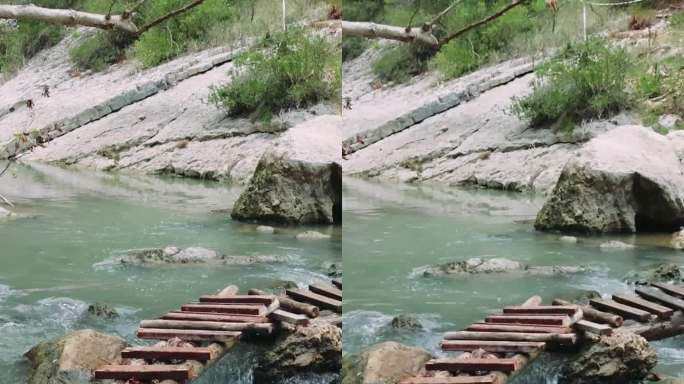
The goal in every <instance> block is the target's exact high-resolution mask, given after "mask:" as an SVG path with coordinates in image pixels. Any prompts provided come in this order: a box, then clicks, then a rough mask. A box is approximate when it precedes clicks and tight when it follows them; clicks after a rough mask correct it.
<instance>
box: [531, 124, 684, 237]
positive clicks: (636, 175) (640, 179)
mask: <svg viewBox="0 0 684 384" xmlns="http://www.w3.org/2000/svg"><path fill="white" fill-rule="evenodd" d="M676 148H677V147H676V145H675V143H673V139H670V138H668V137H664V136H662V135H659V134H658V133H655V132H653V131H652V130H650V129H648V128H644V127H641V126H622V127H618V128H615V129H614V130H612V131H609V132H607V133H605V134H603V135H600V136H598V137H596V138H594V139H592V140H591V141H590V142H589V143H587V144H586V146H585V147H584V148H583V149H582V150H581V151H580V152H579V153H578V155H577V158H574V159H572V160H570V161H568V163H567V164H566V165H565V167H564V168H563V171H562V173H561V176H560V178H559V180H558V182H557V184H556V186H555V188H554V189H553V191H552V192H551V194H550V197H549V199H548V200H547V201H546V203H545V204H544V206H543V208H542V209H541V211H540V212H539V214H538V215H537V220H536V222H535V228H537V229H538V230H542V231H550V230H560V231H568V232H580V233H611V232H613V233H614V232H626V233H632V232H640V231H652V230H659V231H673V230H676V229H678V228H679V227H680V226H681V225H682V224H684V174H683V173H682V166H681V163H680V159H679V157H678V154H677V149H676Z"/></svg>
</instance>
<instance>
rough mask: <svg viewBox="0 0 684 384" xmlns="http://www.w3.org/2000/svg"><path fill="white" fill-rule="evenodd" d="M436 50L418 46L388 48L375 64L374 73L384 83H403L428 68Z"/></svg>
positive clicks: (401, 45)
mask: <svg viewBox="0 0 684 384" xmlns="http://www.w3.org/2000/svg"><path fill="white" fill-rule="evenodd" d="M433 54H434V50H433V49H432V48H430V47H425V46H422V45H418V44H399V45H396V46H393V47H389V48H386V49H385V51H384V52H383V53H382V54H381V55H380V57H379V58H378V59H377V60H376V61H375V63H373V72H374V73H375V75H376V76H377V77H378V78H379V79H380V80H382V81H388V82H397V83H402V82H404V81H407V80H408V79H410V78H411V77H413V76H416V75H419V74H421V73H423V72H425V70H427V68H428V62H429V60H430V58H431V57H432V55H433Z"/></svg>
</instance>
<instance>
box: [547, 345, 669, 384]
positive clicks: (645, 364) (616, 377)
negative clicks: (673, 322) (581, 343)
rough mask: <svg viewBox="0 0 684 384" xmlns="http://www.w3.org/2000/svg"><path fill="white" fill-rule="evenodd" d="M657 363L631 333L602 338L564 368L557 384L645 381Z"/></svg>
mask: <svg viewBox="0 0 684 384" xmlns="http://www.w3.org/2000/svg"><path fill="white" fill-rule="evenodd" d="M657 362H658V359H657V356H656V352H655V350H654V349H653V348H652V347H651V346H650V345H649V344H648V342H647V341H646V339H644V338H643V337H641V336H638V335H636V334H634V333H631V332H615V333H614V334H613V335H611V336H603V337H601V339H600V341H599V342H598V343H596V344H593V345H591V346H590V347H589V348H587V349H586V350H584V351H582V352H580V354H579V356H578V357H577V359H576V360H575V361H574V362H572V363H571V364H569V365H566V366H565V368H564V370H563V372H562V374H561V378H560V379H559V383H560V384H595V383H596V384H599V383H600V384H622V383H627V382H631V381H632V380H640V379H643V378H645V377H646V376H647V375H648V373H649V372H650V371H651V369H653V368H654V367H655V366H656V364H657Z"/></svg>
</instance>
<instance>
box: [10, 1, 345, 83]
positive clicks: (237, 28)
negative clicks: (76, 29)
mask: <svg viewBox="0 0 684 384" xmlns="http://www.w3.org/2000/svg"><path fill="white" fill-rule="evenodd" d="M33 2H34V3H35V4H36V5H40V6H45V7H51V8H71V9H79V10H84V11H89V12H95V13H107V12H108V11H109V10H110V7H111V11H112V13H113V14H117V13H120V12H122V11H123V10H124V9H126V8H127V7H128V6H129V5H130V4H131V3H132V2H133V1H132V0H119V1H112V0H36V1H33ZM188 2H189V0H155V1H147V2H145V4H144V5H143V6H142V7H141V8H139V9H138V14H137V16H136V19H135V23H136V24H137V25H145V24H146V23H148V22H149V21H151V20H155V19H156V18H158V17H159V16H161V15H164V14H166V13H168V12H169V11H171V10H174V9H177V8H179V7H181V6H183V5H186V4H188ZM340 2H341V0H288V9H287V10H288V13H287V21H288V23H291V22H293V21H299V20H301V19H302V18H303V17H311V18H313V17H316V18H323V17H324V16H325V15H326V13H327V11H328V10H329V8H330V6H331V5H332V4H336V5H337V6H340ZM278 5H279V4H278ZM281 20H282V14H281V8H280V6H274V1H273V0H205V1H204V2H203V3H202V4H201V5H199V6H197V7H196V8H194V9H193V10H192V11H190V12H187V13H185V14H183V15H181V16H179V17H176V18H172V19H170V20H167V21H165V22H164V23H162V24H161V25H159V26H157V27H155V28H152V29H150V30H149V31H147V32H145V33H144V34H143V35H141V36H140V38H138V39H134V38H133V37H132V36H127V35H125V34H122V33H116V32H109V31H99V32H95V33H93V34H90V35H87V36H84V37H83V38H82V39H81V41H80V43H79V45H78V46H76V47H75V48H73V49H72V50H71V51H70V56H71V58H72V61H73V62H74V64H75V66H76V67H78V68H79V69H80V70H95V71H100V70H103V69H105V68H107V66H109V65H111V64H113V63H115V62H118V61H120V60H122V59H124V58H127V57H128V58H133V59H137V60H139V61H140V62H141V63H142V64H143V66H144V67H152V66H155V65H158V64H160V63H163V62H164V61H167V60H170V59H172V58H175V57H177V56H179V55H181V54H184V53H186V52H189V51H193V50H199V49H204V48H208V47H212V46H219V45H221V46H225V45H230V44H232V43H244V42H245V40H246V39H250V38H254V37H256V36H263V35H264V34H266V33H268V32H269V31H273V30H279V29H281V28H282V21H281ZM67 31H68V29H67V28H65V27H62V26H53V25H49V24H46V23H41V22H35V23H33V22H20V23H19V27H18V28H16V29H11V28H2V27H0V72H3V73H5V74H7V73H12V72H14V71H16V70H17V69H19V68H21V66H23V65H24V64H25V62H26V61H27V60H28V59H30V58H31V57H32V56H33V55H35V54H36V53H37V52H39V51H40V50H42V49H45V48H48V47H50V46H53V45H54V44H56V43H57V42H59V41H60V40H61V39H62V38H63V37H64V36H65V34H66V32H67Z"/></svg>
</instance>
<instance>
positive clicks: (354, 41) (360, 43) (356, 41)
mask: <svg viewBox="0 0 684 384" xmlns="http://www.w3.org/2000/svg"><path fill="white" fill-rule="evenodd" d="M366 48H368V41H367V39H365V38H363V37H356V36H344V37H343V38H342V61H349V60H353V59H355V58H357V57H359V56H361V54H362V53H363V52H364V51H365V50H366Z"/></svg>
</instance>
